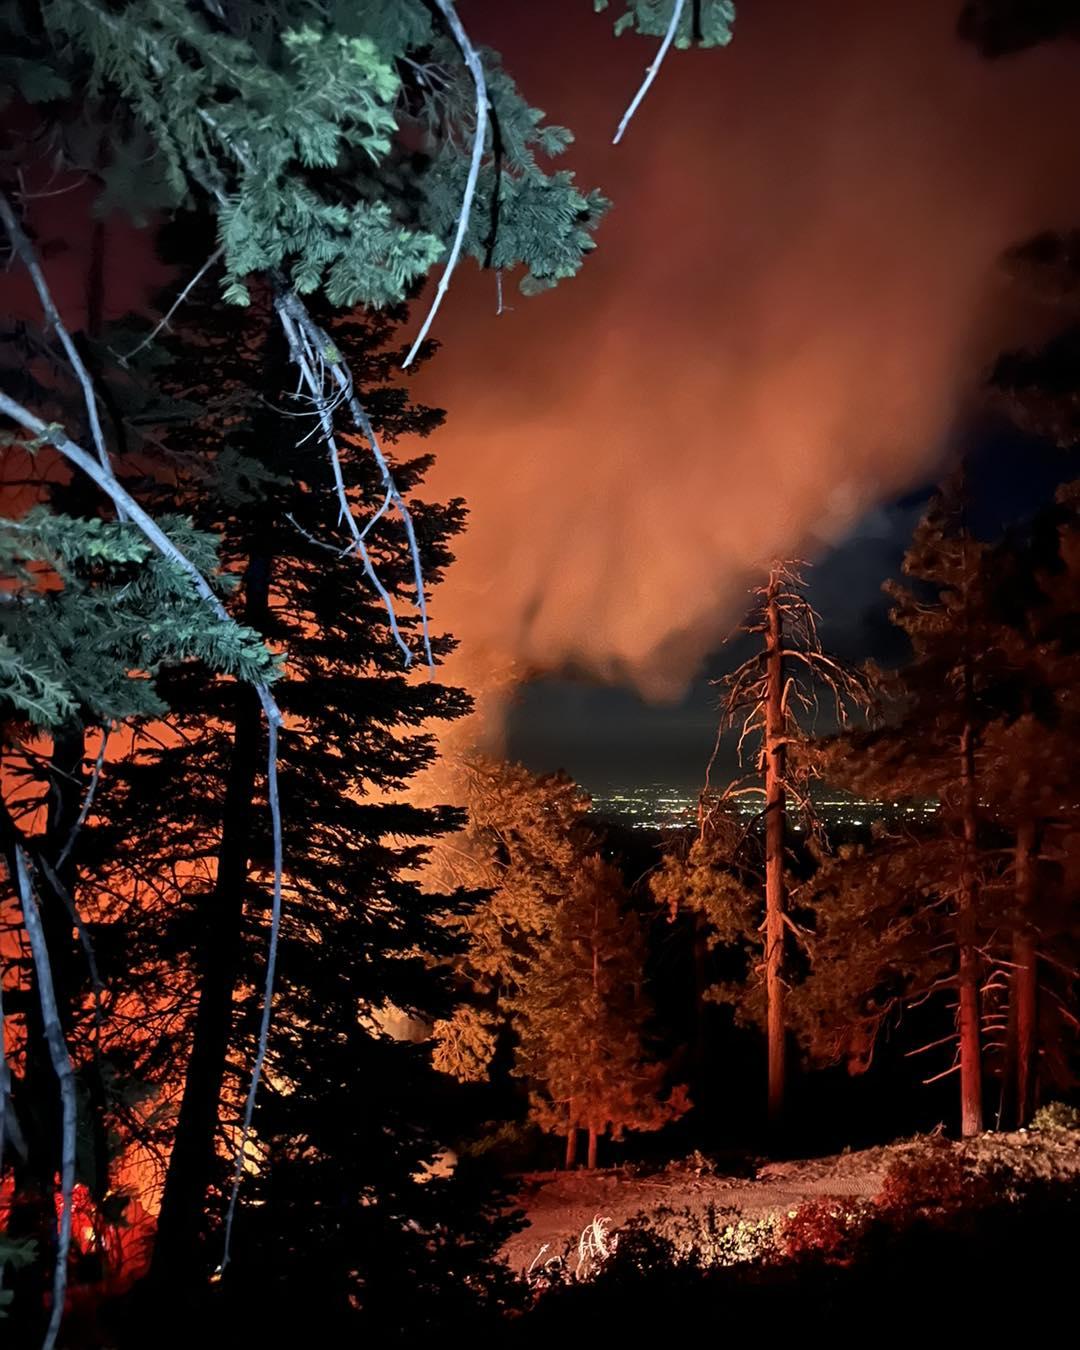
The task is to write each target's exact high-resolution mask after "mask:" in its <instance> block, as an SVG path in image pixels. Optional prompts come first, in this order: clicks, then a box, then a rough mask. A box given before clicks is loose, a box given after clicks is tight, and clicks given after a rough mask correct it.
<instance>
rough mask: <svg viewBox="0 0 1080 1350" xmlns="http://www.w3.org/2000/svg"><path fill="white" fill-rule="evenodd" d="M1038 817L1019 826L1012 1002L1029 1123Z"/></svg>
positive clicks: (1021, 1110)
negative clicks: (1031, 918) (1031, 916)
mask: <svg viewBox="0 0 1080 1350" xmlns="http://www.w3.org/2000/svg"><path fill="white" fill-rule="evenodd" d="M1037 847H1038V837H1037V831H1036V827H1035V821H1034V820H1033V819H1031V818H1024V819H1022V820H1021V821H1020V822H1019V824H1018V825H1017V828H1016V876H1015V886H1016V911H1017V914H1016V928H1015V930H1014V933H1013V944H1012V961H1013V970H1012V1000H1011V1001H1012V1005H1013V1009H1014V1018H1013V1026H1014V1035H1015V1054H1014V1063H1015V1073H1016V1078H1015V1086H1014V1088H1013V1093H1014V1121H1015V1124H1017V1125H1021V1126H1022V1125H1026V1124H1027V1123H1028V1121H1029V1120H1030V1119H1031V1113H1032V1110H1033V1109H1034V1105H1035V1049H1036V1020H1037V1014H1038V958H1037V956H1036V953H1035V937H1034V934H1033V932H1032V930H1031V925H1030V922H1029V920H1030V914H1031V906H1032V903H1033V901H1034V899H1035V855H1036V850H1037Z"/></svg>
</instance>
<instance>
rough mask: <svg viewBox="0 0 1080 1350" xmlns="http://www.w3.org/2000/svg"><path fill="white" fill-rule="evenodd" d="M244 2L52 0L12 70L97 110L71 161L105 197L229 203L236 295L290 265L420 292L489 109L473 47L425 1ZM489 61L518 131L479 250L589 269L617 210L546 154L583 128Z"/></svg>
mask: <svg viewBox="0 0 1080 1350" xmlns="http://www.w3.org/2000/svg"><path fill="white" fill-rule="evenodd" d="M11 8H12V9H13V8H14V7H11ZM243 9H244V7H239V10H238V14H237V16H235V17H233V18H232V19H231V21H230V19H228V18H226V17H225V16H224V15H223V14H222V13H221V12H216V13H215V14H213V15H212V14H210V13H208V12H207V11H206V10H205V9H204V8H202V7H201V6H196V5H195V4H193V3H187V4H184V3H181V4H176V3H166V0H132V3H129V4H127V5H124V6H123V7H115V6H111V5H107V4H104V3H102V0H41V5H40V13H41V20H42V26H43V34H42V35H40V36H39V35H38V34H36V33H35V34H30V33H28V32H27V31H26V30H25V29H23V28H22V26H21V24H20V21H19V19H18V16H17V15H16V14H15V13H14V12H12V13H11V14H8V15H6V20H7V33H6V35H5V36H6V37H7V39H8V41H7V44H6V45H9V46H10V47H11V49H12V50H19V51H25V52H26V53H27V55H25V56H23V55H20V56H18V57H16V58H12V61H11V62H9V63H8V65H9V66H10V69H8V70H6V71H5V70H4V69H3V68H0V74H6V75H7V81H8V83H9V84H11V85H14V86H15V87H17V88H18V89H20V90H21V91H28V92H27V94H26V96H27V97H30V96H31V95H33V96H35V97H37V98H39V99H44V98H55V97H56V96H57V95H58V94H59V92H60V91H61V90H70V91H71V92H72V93H73V94H75V95H76V96H77V97H78V98H79V100H80V101H81V103H82V111H81V113H80V116H78V117H76V118H72V117H69V116H66V115H61V116H60V123H61V128H62V132H63V145H64V150H65V157H66V158H67V160H68V161H69V162H70V163H71V164H72V166H73V167H80V168H92V169H94V171H96V172H99V173H100V174H101V176H102V178H103V181H104V183H105V191H104V195H103V197H102V199H101V205H102V207H103V208H104V209H108V208H109V207H113V206H117V205H125V206H127V207H128V208H129V209H131V210H132V211H133V213H134V214H135V215H136V217H137V218H139V219H145V218H146V215H147V211H148V210H152V209H155V208H177V207H181V206H184V207H187V206H191V205H193V204H196V203H203V204H206V205H209V206H210V208H211V209H212V210H213V211H214V212H215V213H216V215H217V217H218V233H219V238H220V241H221V243H222V244H223V245H224V248H225V289H224V294H225V297H226V299H228V300H230V301H232V302H233V303H237V304H246V303H248V302H249V299H250V280H249V278H250V277H251V276H252V275H253V274H255V273H260V272H271V271H275V270H277V269H280V270H282V271H284V272H286V273H287V274H288V276H289V278H290V280H291V282H292V285H293V286H294V287H295V289H296V290H297V291H298V292H299V293H301V294H307V293H311V292H315V291H321V292H322V293H323V294H325V296H326V297H327V299H328V300H329V301H330V303H331V304H332V305H334V306H336V307H341V308H349V307H351V306H353V305H356V304H358V303H364V304H370V305H376V306H383V305H391V304H394V303H395V302H397V301H400V300H401V299H403V298H404V297H405V295H406V294H407V293H408V292H409V290H410V289H411V288H412V287H413V286H414V285H415V284H416V283H417V282H419V281H420V280H421V279H422V278H423V277H424V276H425V275H426V274H427V272H428V271H429V270H430V269H431V267H432V266H433V265H434V264H435V263H436V262H438V261H440V260H441V259H443V258H444V257H445V254H446V251H447V248H448V244H449V240H450V238H451V237H452V234H453V232H454V229H455V228H456V224H457V218H458V214H459V211H460V209H461V203H462V196H463V191H464V183H465V178H466V175H467V173H468V162H469V151H470V140H471V137H472V135H473V134H474V131H475V104H474V91H473V88H472V83H471V79H470V77H469V75H468V72H467V70H466V69H465V67H464V65H463V63H462V60H461V54H460V52H459V51H458V50H457V47H456V46H455V45H454V43H453V42H452V41H451V40H450V38H449V37H448V36H447V35H445V34H444V33H443V32H442V29H441V27H440V26H438V25H436V24H435V22H434V20H433V16H432V13H431V12H430V11H429V10H428V8H427V7H426V6H424V5H423V4H420V3H419V0H393V3H391V0H383V3H367V4H365V5H360V6H343V5H339V4H336V3H331V0H310V2H309V0H304V2H303V3H301V0H280V3H275V4H273V5H271V6H268V7H266V16H265V20H264V23H263V25H262V26H261V27H260V28H258V29H253V28H252V27H251V26H250V25H245V24H243V23H241V22H240V19H239V13H240V12H242V11H243ZM483 61H484V65H485V68H486V74H487V75H488V77H489V79H490V96H491V101H492V106H493V110H494V114H495V117H496V119H497V124H498V133H497V134H498V137H499V142H498V144H496V141H495V139H494V134H495V133H492V140H491V143H490V144H489V145H488V146H487V147H485V165H484V170H483V173H482V176H481V182H480V190H479V193H478V196H477V199H476V202H475V204H474V209H473V213H472V220H471V223H470V232H469V237H468V239H467V244H466V248H467V251H468V252H470V253H471V254H472V255H473V256H474V257H476V258H477V259H478V260H479V261H480V262H482V263H484V264H486V265H488V266H493V267H499V268H504V269H510V268H513V267H515V266H517V265H519V264H523V265H524V269H525V270H524V275H523V289H524V290H526V291H528V292H531V291H535V290H539V289H545V288H546V287H548V286H551V285H554V284H555V283H556V282H557V281H559V280H561V279H562V278H564V277H569V276H572V275H573V274H574V273H575V272H576V271H577V270H578V268H579V267H580V265H581V261H582V258H583V257H584V255H585V253H587V252H588V251H589V250H590V249H591V248H592V247H593V239H592V233H593V231H594V230H595V228H596V225H597V223H598V221H599V219H600V216H601V215H602V214H603V212H604V211H605V210H606V208H607V203H606V202H605V201H604V199H603V198H602V197H601V196H600V195H599V194H597V193H595V192H594V193H582V192H580V191H579V190H578V189H577V187H576V186H575V184H574V181H573V175H572V174H570V173H567V172H562V173H556V174H551V173H548V172H546V171H545V170H544V169H543V168H542V167H541V166H540V162H539V157H540V156H543V157H547V156H550V155H554V154H558V153H559V152H560V151H561V150H563V149H564V148H565V147H566V145H567V144H568V143H569V141H570V135H569V132H567V131H565V130H564V129H562V128H559V127H551V126H545V125H544V124H543V120H542V114H541V113H539V112H538V111H536V110H535V109H533V108H531V107H529V105H528V104H527V103H526V102H525V101H524V100H523V99H522V98H521V96H520V94H519V93H518V91H517V89H516V87H515V85H514V83H513V81H512V80H511V79H510V77H509V76H508V75H507V74H506V73H505V72H504V71H503V70H502V68H501V66H500V64H499V60H498V57H497V55H496V54H494V53H490V52H488V53H484V55H483ZM117 99H119V109H120V110H122V111H120V112H119V115H117V110H116V109H115V105H116V100H117ZM95 110H96V111H97V115H98V116H100V117H102V118H104V117H108V121H109V144H110V147H111V148H110V150H109V153H108V154H107V156H106V157H105V163H104V164H103V165H102V164H101V163H100V158H101V144H102V129H101V127H100V126H99V125H95ZM107 110H110V111H108V112H107ZM87 113H89V114H90V115H89V116H87V115H86V114H87ZM403 137H404V138H406V139H408V140H409V141H416V140H417V139H419V143H420V146H421V147H422V149H421V152H420V153H419V154H417V153H415V152H413V151H406V149H405V144H404V140H403ZM495 196H497V202H495V201H493V200H492V198H493V197H495Z"/></svg>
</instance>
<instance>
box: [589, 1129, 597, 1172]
mask: <svg viewBox="0 0 1080 1350" xmlns="http://www.w3.org/2000/svg"><path fill="white" fill-rule="evenodd" d="M596 1141H597V1136H596V1126H595V1125H590V1126H589V1162H588V1168H589V1171H590V1172H595V1171H596Z"/></svg>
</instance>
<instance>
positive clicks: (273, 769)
mask: <svg viewBox="0 0 1080 1350" xmlns="http://www.w3.org/2000/svg"><path fill="white" fill-rule="evenodd" d="M268 728H269V733H270V746H269V749H268V751H267V756H266V764H267V769H266V773H267V782H266V786H267V796H268V798H269V800H270V817H271V820H272V822H273V832H274V893H273V903H272V906H271V910H270V943H269V946H268V948H267V954H266V980H265V983H264V986H263V1006H262V1021H261V1022H260V1024H259V1046H258V1050H257V1051H256V1054H255V1065H254V1067H253V1069H252V1071H251V1086H250V1087H249V1088H248V1095H247V1101H246V1102H245V1103H244V1119H243V1124H242V1128H241V1131H240V1144H239V1146H238V1147H237V1150H236V1163H235V1166H234V1169H233V1179H232V1190H231V1192H230V1194H229V1207H228V1210H227V1211H226V1214H225V1249H224V1252H223V1253H222V1257H221V1265H220V1266H219V1267H218V1273H219V1274H220V1273H222V1272H223V1271H224V1270H225V1267H226V1266H227V1265H228V1264H229V1248H230V1245H231V1243H232V1229H233V1220H234V1218H235V1217H236V1203H237V1198H238V1196H239V1193H240V1176H241V1173H242V1171H243V1167H244V1150H245V1149H246V1148H247V1142H248V1139H250V1137H251V1121H252V1117H253V1115H254V1114H255V1095H256V1093H257V1092H258V1090H259V1080H260V1078H261V1077H262V1069H263V1064H264V1062H265V1060H266V1048H267V1045H268V1044H269V1041H270V1016H271V1010H272V1007H273V1001H274V975H275V972H276V970H277V954H278V937H279V935H280V932H281V874H282V869H283V865H284V859H283V856H282V843H281V802H280V799H279V796H278V776H277V763H278V753H277V738H278V724H277V723H276V722H268Z"/></svg>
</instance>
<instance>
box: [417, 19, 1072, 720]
mask: <svg viewBox="0 0 1080 1350" xmlns="http://www.w3.org/2000/svg"><path fill="white" fill-rule="evenodd" d="M959 7H960V6H959V4H958V3H949V2H948V0H945V3H942V0H905V2H904V3H900V0H894V2H890V3H881V4H873V5H868V4H865V3H862V2H861V0H818V2H817V3H815V4H813V5H803V4H793V3H783V2H782V0H756V2H755V3H747V4H746V5H745V6H744V7H742V12H741V13H740V15H739V20H738V26H737V31H736V37H735V41H734V42H733V44H732V46H731V47H730V48H729V49H727V50H726V51H720V52H717V51H712V52H690V53H673V54H672V57H671V59H670V60H669V62H668V64H667V65H666V66H665V67H664V69H663V71H662V73H661V76H660V78H659V80H658V81H657V83H656V84H655V85H654V87H653V91H652V93H651V94H650V96H649V99H648V100H647V102H646V103H645V105H644V107H643V108H642V110H641V111H640V112H639V113H638V116H637V117H636V118H635V120H634V122H633V123H632V125H631V128H630V131H629V133H628V134H627V136H626V139H625V141H624V142H623V144H622V145H621V146H620V147H618V148H617V149H616V148H612V147H611V145H610V138H611V134H612V131H613V129H614V126H615V125H616V123H617V121H618V118H619V115H620V114H621V111H622V109H623V107H624V105H625V102H626V101H627V99H628V98H629V96H630V94H631V93H632V92H633V90H634V88H635V87H636V84H637V82H638V81H639V79H640V77H641V72H642V69H643V67H644V65H645V64H646V63H647V61H648V60H649V59H650V57H651V55H652V46H651V44H649V43H647V42H645V41H644V40H641V39H636V38H635V39H631V38H623V39H621V40H620V41H618V42H616V41H614V39H613V38H612V37H611V34H610V27H609V23H608V20H607V17H606V16H599V17H591V18H590V16H589V14H588V7H587V6H583V5H582V4H581V2H580V0H565V2H564V0H559V2H558V3H548V4H545V5H544V6H537V5H530V4H526V3H523V0H513V2H511V3H505V2H504V3H501V4H499V5H494V4H490V5H481V4H477V5H473V6H469V7H468V11H471V14H470V13H468V12H466V18H467V19H471V27H472V31H473V33H474V35H475V36H477V37H478V38H479V39H481V40H483V41H487V42H490V43H491V45H492V46H496V47H499V48H500V49H502V50H503V52H504V53H505V55H506V60H507V65H508V67H509V68H510V69H511V70H513V71H514V72H515V74H516V75H517V76H518V78H519V80H520V82H521V84H522V86H523V88H524V89H525V91H526V93H527V94H528V95H529V97H530V98H531V99H532V101H534V102H536V103H539V104H540V105H541V106H543V107H544V108H545V109H546V110H547V112H548V114H549V116H551V117H552V118H553V119H555V120H558V121H561V122H564V123H566V124H567V125H569V126H571V127H572V128H573V129H574V130H575V132H576V133H577V134H578V141H577V144H576V145H575V146H573V147H572V148H571V151H570V155H569V157H570V160H571V162H572V164H571V166H572V167H573V168H574V169H575V170H576V171H577V172H578V175H579V178H580V180H581V181H582V182H584V183H585V184H587V185H594V184H596V185H599V186H601V187H602V188H603V189H604V190H605V191H606V192H607V193H608V194H609V195H610V196H611V197H612V198H613V199H614V201H615V209H614V211H613V213H612V215H611V216H610V217H609V218H608V220H607V221H606V222H605V223H604V225H603V226H602V227H601V231H600V236H599V249H598V251H597V253H596V254H595V255H593V257H592V258H590V259H589V261H588V262H587V264H586V267H585V268H584V270H583V272H582V274H581V275H580V276H579V277H578V278H577V279H576V280H574V281H572V282H569V283H566V284H564V285H563V286H562V287H561V288H560V289H559V290H558V291H556V292H554V293H552V294H551V295H548V296H544V297H542V298H540V299H534V300H523V299H514V298H513V295H512V294H508V299H509V303H511V304H512V305H513V306H514V309H513V312H512V313H509V314H504V315H503V316H501V317H499V318H496V317H495V313H494V310H495V283H494V278H493V277H492V276H490V275H489V274H483V275H480V276H473V277H471V278H469V279H468V280H466V279H465V278H464V276H462V277H461V279H460V280H458V279H455V283H454V287H453V288H452V289H451V293H450V301H449V302H448V304H447V305H446V306H444V308H443V311H442V315H441V318H440V324H441V330H440V332H439V334H438V335H439V336H440V337H441V338H442V339H443V340H444V343H445V346H444V349H443V352H442V353H441V355H440V356H439V357H438V358H437V359H436V360H435V361H434V362H432V363H431V364H430V366H429V367H428V370H427V372H426V373H425V375H424V376H423V378H422V379H421V380H420V381H418V382H417V384H418V388H417V392H418V393H419V394H421V395H422V396H423V397H425V398H426V399H428V400H429V401H433V402H439V403H441V404H443V405H444V406H446V407H447V408H448V410H449V412H450V421H449V425H448V428H447V429H446V430H445V431H444V432H443V433H442V434H441V435H440V437H439V444H438V447H437V448H438V450H439V467H438V470H437V475H436V478H435V480H434V483H433V485H432V487H431V490H432V491H433V492H434V491H438V492H440V493H442V494H444V495H452V494H460V495H463V496H464V497H466V499H467V500H468V502H469V505H470V508H471V512H472V516H471V524H470V529H469V532H468V535H467V537H466V538H465V539H464V540H463V541H462V543H461V545H460V549H459V562H458V563H457V565H456V566H455V568H454V569H453V570H452V573H451V577H450V579H449V580H448V581H447V583H446V584H445V586H444V587H443V588H442V590H441V592H440V594H439V595H438V596H437V601H436V618H437V620H438V621H439V623H440V625H441V626H443V627H446V628H449V629H450V630H451V631H453V632H454V633H456V634H457V635H458V637H459V638H460V639H461V643H462V658H461V661H462V664H461V666H460V668H459V670H458V672H457V674H458V675H459V677H460V676H461V675H462V673H463V672H464V675H465V678H466V679H467V681H468V682H469V683H470V684H471V685H473V686H474V687H482V686H483V685H484V684H485V683H487V682H488V681H489V677H492V676H494V675H495V673H496V672H502V673H503V675H504V676H505V673H506V672H507V671H508V670H513V671H514V672H515V673H516V677H517V678H524V677H527V676H529V675H531V674H535V673H538V672H552V671H558V670H564V669H567V668H577V669H584V670H585V671H587V672H590V673H591V674H593V675H595V676H597V677H599V678H603V679H612V680H623V681H627V682H629V683H632V684H633V685H634V686H635V687H636V688H637V689H638V690H640V691H641V692H642V693H643V694H645V695H646V696H647V697H650V698H666V697H673V696H677V695H678V693H679V692H680V691H681V690H682V689H683V688H684V686H685V685H686V683H687V682H688V681H689V680H690V679H691V678H692V677H693V675H694V673H695V671H696V670H697V669H698V668H699V666H700V664H701V662H702V660H703V658H704V657H705V656H706V655H707V653H708V652H709V651H710V650H712V649H714V648H715V647H716V645H717V642H718V639H719V638H720V637H721V636H722V635H723V633H724V632H725V631H726V629H727V627H728V625H729V624H730V622H731V619H732V617H733V614H734V613H735V612H737V611H738V610H739V609H740V608H741V605H742V596H743V593H744V591H745V586H746V584H747V579H748V576H749V575H750V574H752V573H753V571H754V570H755V569H756V568H759V567H760V566H761V564H762V563H763V562H764V561H765V560H767V559H768V558H769V557H771V556H772V555H775V554H792V553H799V554H802V555H804V556H806V555H809V556H814V555H815V554H816V553H820V552H821V551H822V550H824V549H826V548H827V547H828V546H829V545H830V544H831V543H833V542H835V541H837V540H838V539H840V538H841V537H842V536H843V535H844V534H845V532H846V531H847V530H848V529H849V528H850V527H851V526H852V524H853V523H854V522H855V521H856V520H857V519H858V518H859V516H860V515H861V514H863V513H864V512H866V511H867V510H869V509H871V508H872V507H873V506H874V505H875V504H877V503H878V502H881V501H883V500H885V499H887V498H888V497H889V496H890V495H892V494H895V493H897V492H899V491H903V490H904V489H905V488H906V487H907V486H909V485H911V484H913V483H915V482H917V481H919V480H920V478H922V477H925V476H926V474H927V473H928V472H929V471H932V468H933V465H934V463H935V461H936V460H938V459H940V456H941V454H942V449H943V446H944V444H945V442H946V440H947V437H948V435H949V432H950V428H951V427H952V426H953V425H954V424H955V422H956V419H957V418H958V416H960V415H961V414H962V411H963V408H964V406H965V405H966V403H967V402H968V400H969V399H970V397H971V395H972V394H973V392H974V391H975V389H976V388H977V385H978V381H979V377H980V372H981V370H982V368H983V366H984V364H985V362H986V361H987V360H988V359H990V357H991V356H992V355H993V353H994V350H995V348H996V346H997V344H999V343H1000V342H1004V341H1012V340H1015V339H1016V338H1017V336H1023V333H1022V332H1021V328H1022V326H1023V324H1024V323H1025V322H1026V321H1027V319H1028V318H1030V316H1025V315H1024V314H1023V313H1022V312H1021V311H1019V310H1018V309H1017V304H1016V301H1015V299H1014V298H1013V292H1012V291H1011V290H1010V284H1009V282H1008V281H1007V280H1006V279H1005V277H1004V276H1003V274H1002V273H1001V272H1000V270H999V269H998V268H997V266H996V260H997V258H998V255H999V254H1000V252H1001V250H1002V249H1003V248H1005V247H1006V246H1007V245H1008V244H1010V243H1011V242H1013V241H1015V240H1016V239H1017V238H1019V237H1022V236H1023V235H1025V234H1026V233H1030V232H1033V231H1035V230H1037V229H1041V228H1045V227H1048V226H1055V225H1068V224H1071V223H1075V221H1076V219H1077V218H1080V175H1078V174H1077V173H1076V157H1075V141H1076V137H1075V133H1074V131H1073V128H1075V126H1076V125H1077V114H1078V112H1080V87H1077V84H1076V81H1075V78H1074V71H1073V70H1070V63H1069V59H1068V58H1069V56H1070V50H1071V49H1069V48H1068V47H1064V48H1061V49H1055V48H1054V47H1046V48H1043V49H1036V50H1033V51H1031V52H1029V53H1026V54H1024V55H1023V56H1021V57H1018V58H1016V59H1012V60H1008V61H1003V62H994V63H990V62H986V61H982V60H980V59H979V57H978V56H977V55H976V54H975V52H974V51H972V50H971V49H970V48H968V47H966V46H964V45H963V44H962V43H960V42H959V41H958V39H957V37H956V33H955V25H956V18H957V11H958V10H959Z"/></svg>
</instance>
